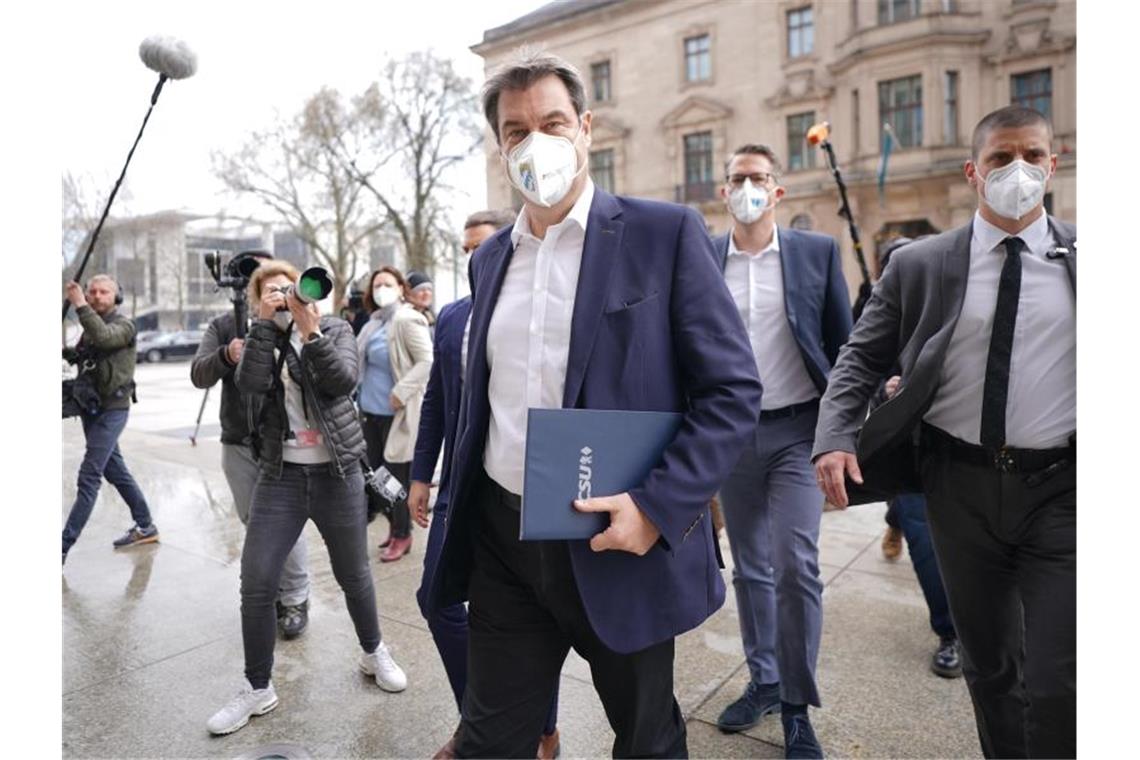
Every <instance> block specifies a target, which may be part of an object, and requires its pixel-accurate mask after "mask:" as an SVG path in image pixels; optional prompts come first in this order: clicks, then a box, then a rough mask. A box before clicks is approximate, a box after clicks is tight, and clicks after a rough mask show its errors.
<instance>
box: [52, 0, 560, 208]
mask: <svg viewBox="0 0 1140 760" xmlns="http://www.w3.org/2000/svg"><path fill="white" fill-rule="evenodd" d="M543 4H544V0H492V1H490V2H485V1H482V0H480V1H475V0H467V1H463V0H436V1H434V2H432V1H430V0H427V1H425V0H420V1H418V2H403V1H402V0H400V1H395V0H370V1H368V2H364V1H361V2H340V1H339V0H322V1H321V2H319V3H281V2H277V3H264V2H247V1H246V0H231V1H230V2H216V0H207V1H206V2H194V3H183V4H179V5H175V4H172V3H165V2H164V3H158V2H146V3H141V2H116V3H87V4H84V5H76V6H74V7H69V8H68V9H67V11H66V18H65V19H63V21H64V24H63V28H61V29H60V33H61V34H63V36H64V45H63V47H62V48H61V49H62V50H64V51H66V52H65V53H64V55H66V56H67V57H69V58H70V59H71V61H72V62H73V65H67V66H66V69H67V74H66V76H65V77H64V78H63V79H62V82H61V87H62V88H63V91H62V92H60V93H58V95H59V96H60V98H59V99H60V101H62V102H64V103H66V106H65V109H66V110H65V111H64V113H63V115H64V122H63V124H61V125H60V126H59V131H60V132H61V136H62V137H63V139H62V140H61V143H60V146H59V150H58V154H57V155H58V162H59V165H60V168H61V170H63V171H70V172H72V173H73V174H75V175H77V176H84V175H86V176H90V177H92V178H93V179H94V181H95V183H96V184H97V185H98V186H99V187H100V188H102V190H101V192H102V193H104V194H105V193H107V192H109V191H110V187H111V184H112V183H113V181H114V178H115V177H116V176H117V175H118V172H119V170H120V168H121V166H122V163H123V161H124V159H125V158H126V154H127V151H128V149H129V148H130V145H131V141H132V140H133V139H134V137H135V134H136V133H137V130H138V127H139V124H140V123H141V121H142V118H143V115H144V114H145V112H146V107H147V105H148V101H149V97H150V93H151V91H152V89H153V87H154V85H155V83H156V81H157V75H156V74H155V73H153V72H152V71H150V70H149V69H147V68H146V67H145V66H144V65H143V64H142V62H141V61H140V60H139V57H138V46H139V42H141V41H142V40H143V39H144V38H145V37H147V36H150V35H152V34H166V35H172V36H176V37H181V38H182V39H184V40H185V41H186V42H187V43H189V44H190V46H191V47H192V48H193V49H194V50H195V52H196V53H197V54H198V72H197V74H195V75H194V76H193V77H191V78H190V79H186V80H181V81H170V82H168V83H167V84H166V86H165V87H164V89H163V92H162V96H161V97H160V99H159V101H158V105H157V107H156V108H155V110H154V114H153V115H152V116H151V120H150V123H149V124H148V125H147V129H146V133H145V134H144V135H143V139H142V142H141V143H140V146H139V149H138V151H137V152H136V154H135V157H134V159H133V160H132V162H131V166H130V169H129V170H128V172H127V186H128V187H129V188H130V193H131V198H130V200H129V203H128V206H127V207H126V208H129V210H130V211H131V212H132V213H136V214H139V213H149V212H153V211H159V210H163V209H171V208H184V209H188V210H191V211H196V212H202V213H206V214H211V213H214V212H216V211H218V210H219V209H220V208H223V207H225V208H229V209H236V207H235V205H234V204H233V202H232V200H230V196H228V195H227V194H226V191H225V190H224V188H223V187H222V186H221V184H220V183H219V182H218V181H217V180H216V179H215V178H214V177H213V175H212V173H211V171H210V153H211V151H212V150H213V149H223V150H224V149H232V148H236V147H237V146H239V145H241V144H242V142H243V141H244V140H245V138H246V137H247V135H248V134H249V133H250V132H251V131H253V130H256V129H261V128H264V127H265V126H267V125H269V124H270V123H271V122H272V121H273V119H274V117H275V113H278V112H279V113H281V114H283V115H292V114H294V113H296V112H297V111H298V110H299V109H300V107H301V104H302V103H303V101H304V100H305V98H306V97H307V96H309V95H311V94H312V93H314V92H316V91H317V90H318V89H319V88H321V87H322V86H325V85H328V86H331V87H335V88H337V89H339V90H340V91H341V92H342V93H345V94H355V93H357V92H359V91H361V90H362V89H363V88H364V87H365V86H366V85H367V84H368V83H369V82H371V81H374V80H375V79H376V78H377V77H378V74H379V71H380V63H381V61H382V60H383V57H384V55H385V54H388V55H393V56H399V55H402V54H404V53H407V52H410V51H412V50H420V49H426V48H431V49H433V50H435V51H436V52H437V53H438V54H440V55H443V56H446V57H450V58H452V59H453V60H454V61H455V62H456V65H457V67H458V69H459V70H460V72H461V73H463V74H464V75H466V76H469V77H471V78H472V80H473V81H474V82H475V84H476V86H478V84H480V83H481V82H482V79H483V66H482V59H481V58H479V56H477V55H475V54H474V53H472V52H470V50H468V48H469V47H470V46H471V45H472V44H474V43H476V42H479V41H480V40H481V39H482V34H483V30H484V29H488V28H491V27H494V26H497V25H500V24H503V23H506V22H508V21H510V20H512V19H514V18H517V17H518V16H520V15H523V14H525V13H527V12H529V11H531V10H533V9H534V8H537V7H539V6H541V5H543ZM454 182H455V184H456V185H457V186H458V187H460V188H463V189H464V190H465V191H466V192H467V193H468V194H469V197H468V198H458V199H456V200H455V201H454V205H455V206H456V208H455V209H454V216H455V218H456V219H457V221H459V222H461V221H462V219H463V217H464V216H466V214H467V213H469V212H470V211H471V210H475V209H476V208H481V207H482V205H483V203H484V201H485V197H486V181H485V164H484V163H483V161H482V159H481V157H477V158H476V159H474V160H471V161H468V162H467V164H466V165H465V166H464V167H463V169H462V170H461V173H459V174H457V175H456V176H455V177H454ZM123 210H124V208H123V207H120V206H119V204H118V201H116V205H115V207H114V208H113V209H112V215H121V214H122V212H123Z"/></svg>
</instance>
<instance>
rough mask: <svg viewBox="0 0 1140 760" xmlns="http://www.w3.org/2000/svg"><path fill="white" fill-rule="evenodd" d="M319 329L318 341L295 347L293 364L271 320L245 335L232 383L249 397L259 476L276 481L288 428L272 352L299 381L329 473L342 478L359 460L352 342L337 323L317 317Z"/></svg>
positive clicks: (260, 322) (361, 438)
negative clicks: (325, 450) (283, 355)
mask: <svg viewBox="0 0 1140 760" xmlns="http://www.w3.org/2000/svg"><path fill="white" fill-rule="evenodd" d="M320 324H321V333H323V335H322V337H320V338H318V339H317V340H314V341H310V342H307V343H305V344H304V345H302V346H301V356H300V360H299V361H298V360H297V358H296V357H295V355H294V353H293V352H292V351H289V350H288V337H287V336H286V334H285V333H284V332H282V331H281V330H279V329H278V328H277V326H276V325H275V324H274V323H273V322H272V320H267V319H259V320H257V321H255V322H254V323H253V325H252V326H251V327H250V330H249V335H248V336H246V341H245V348H243V349H242V354H241V361H239V362H238V366H237V370H236V372H235V375H234V381H235V383H236V384H237V388H238V390H239V391H241V392H242V393H245V394H247V395H248V396H249V401H250V413H251V415H253V419H254V422H255V424H254V430H255V431H256V435H255V439H254V442H255V445H254V452H255V453H256V455H257V457H258V460H259V462H260V464H261V469H262V472H264V473H265V474H267V475H269V476H271V477H275V478H278V477H281V466H282V459H281V449H282V446H283V444H284V441H285V431H286V429H287V427H288V416H287V415H286V412H285V392H284V389H283V388H282V387H281V383H280V381H279V380H278V379H277V357H276V356H274V349H277V350H284V351H286V365H287V366H288V368H289V374H290V376H291V377H293V378H300V380H301V387H302V389H303V390H304V393H305V398H306V399H307V401H308V403H309V404H310V407H309V408H310V409H311V410H313V412H314V413H313V416H314V417H315V418H316V422H317V425H318V426H319V427H320V430H321V434H322V435H323V436H324V440H325V443H326V445H327V446H328V448H329V455H330V456H331V457H332V459H331V461H330V462H329V470H330V471H331V472H332V473H333V474H334V475H336V476H338V477H341V478H343V477H344V476H345V474H346V472H347V469H348V467H349V466H350V465H352V464H353V463H355V462H357V461H359V460H360V459H362V458H363V457H364V434H363V432H362V431H361V429H360V420H359V419H358V418H357V415H356V407H355V406H354V405H353V403H352V398H351V394H352V391H353V390H354V389H355V388H356V371H357V356H356V338H355V336H354V335H353V334H352V328H351V327H350V326H349V324H348V323H347V322H345V321H344V320H343V319H338V318H337V317H321V323H320ZM314 402H315V403H314Z"/></svg>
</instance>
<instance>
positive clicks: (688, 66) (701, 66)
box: [685, 34, 712, 82]
mask: <svg viewBox="0 0 1140 760" xmlns="http://www.w3.org/2000/svg"><path fill="white" fill-rule="evenodd" d="M707 79H712V40H711V39H710V38H709V36H708V35H707V34H702V35H699V36H697V37H686V38H685V81H686V82H703V81H705V80H707Z"/></svg>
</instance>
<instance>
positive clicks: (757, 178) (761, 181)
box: [728, 172, 776, 187]
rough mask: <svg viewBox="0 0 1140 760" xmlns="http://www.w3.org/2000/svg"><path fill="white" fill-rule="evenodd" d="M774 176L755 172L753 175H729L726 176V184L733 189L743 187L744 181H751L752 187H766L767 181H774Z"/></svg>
mask: <svg viewBox="0 0 1140 760" xmlns="http://www.w3.org/2000/svg"><path fill="white" fill-rule="evenodd" d="M775 178H776V175H775V174H767V173H765V172H756V173H755V174H730V175H729V176H728V184H730V185H732V186H733V187H743V186H744V180H746V179H748V180H752V184H753V185H767V184H768V180H770V179H775Z"/></svg>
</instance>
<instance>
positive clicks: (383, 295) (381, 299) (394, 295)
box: [372, 285, 400, 309]
mask: <svg viewBox="0 0 1140 760" xmlns="http://www.w3.org/2000/svg"><path fill="white" fill-rule="evenodd" d="M399 299H400V290H399V288H394V287H392V286H391V285H380V286H378V287H375V288H373V289H372V300H373V301H375V302H376V305H377V306H379V307H380V308H381V309H383V308H384V307H385V306H391V305H392V304H394V303H396V301H398V300H399Z"/></svg>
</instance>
